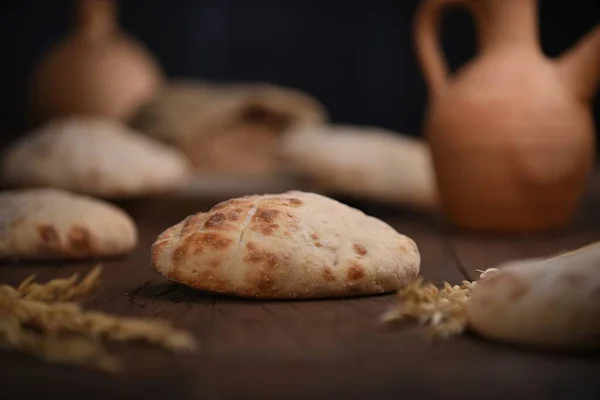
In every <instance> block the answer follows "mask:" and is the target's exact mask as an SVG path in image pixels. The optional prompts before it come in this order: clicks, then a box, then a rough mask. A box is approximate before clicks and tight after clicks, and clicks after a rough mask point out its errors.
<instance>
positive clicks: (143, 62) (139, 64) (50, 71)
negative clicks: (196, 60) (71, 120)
mask: <svg viewBox="0 0 600 400" xmlns="http://www.w3.org/2000/svg"><path fill="white" fill-rule="evenodd" d="M161 82H162V71H161V69H160V67H159V65H158V63H157V62H156V61H155V60H154V58H153V57H152V56H151V54H150V53H149V52H148V50H147V49H146V48H145V47H144V46H143V45H142V44H141V43H139V42H138V41H136V40H134V39H133V38H131V37H129V36H128V35H127V34H125V33H124V32H122V31H121V30H120V29H119V26H118V23H117V4H116V2H115V1H113V0H78V1H77V2H76V13H75V29H74V32H72V33H71V34H70V35H68V36H67V37H66V38H65V39H63V40H62V41H60V42H59V43H57V45H56V46H54V47H53V48H52V49H51V50H50V52H49V53H48V54H47V55H46V56H45V57H44V58H43V59H42V60H41V61H40V63H39V65H38V66H37V68H36V70H35V71H34V73H33V76H32V81H31V98H30V101H31V107H32V110H31V111H32V113H33V117H34V120H36V122H40V120H45V119H49V118H53V117H61V116H67V115H72V114H92V115H98V116H106V117H112V118H118V119H128V118H130V117H131V116H132V115H133V113H134V112H135V111H136V110H137V108H138V107H139V106H140V104H142V103H143V102H145V101H146V100H148V99H149V98H150V97H151V96H153V94H154V93H155V90H156V89H157V87H158V86H159V85H160V84H161Z"/></svg>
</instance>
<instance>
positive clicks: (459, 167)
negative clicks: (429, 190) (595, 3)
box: [415, 0, 600, 233]
mask: <svg viewBox="0 0 600 400" xmlns="http://www.w3.org/2000/svg"><path fill="white" fill-rule="evenodd" d="M455 5H461V6H464V7H466V8H467V9H468V10H469V11H470V12H471V13H472V15H473V17H474V20H475V22H476V24H477V26H478V32H479V52H478V55H477V56H476V57H475V58H474V59H472V60H470V61H469V62H468V63H467V64H466V65H464V66H462V67H461V68H460V69H459V70H458V71H456V73H455V74H454V76H451V75H450V73H449V70H448V68H447V66H446V64H445V61H444V58H443V55H442V51H441V46H440V44H439V39H438V38H437V37H436V36H437V34H438V33H439V24H440V21H441V17H442V13H443V11H444V10H445V9H446V8H447V7H448V6H455ZM537 19H538V15H537V1H536V0H426V1H424V2H423V3H422V4H421V5H420V7H419V9H418V12H417V15H416V20H415V23H416V24H415V40H416V50H417V55H418V59H419V61H420V63H421V66H422V69H423V72H424V76H425V78H426V81H427V83H428V86H429V104H428V110H427V113H426V119H425V125H424V134H425V137H426V138H427V140H428V142H429V144H430V146H431V151H432V159H433V163H434V169H435V175H436V180H437V183H438V186H439V192H440V199H441V201H442V208H443V210H444V212H445V214H446V215H447V217H448V219H449V220H450V221H451V222H453V223H454V224H456V225H457V226H459V227H462V228H465V229H475V230H490V231H504V232H523V233H526V232H535V231H542V230H550V229H556V228H560V227H562V226H564V225H565V224H568V223H569V222H570V219H571V218H572V216H573V214H574V212H575V211H576V209H577V207H578V203H579V200H580V198H581V196H582V194H583V191H584V190H585V186H586V178H587V177H588V175H589V173H590V170H591V169H592V167H593V164H594V154H595V136H594V122H593V116H592V111H591V102H592V100H593V96H594V93H595V90H596V88H597V86H598V83H599V81H600V24H599V25H598V26H596V27H595V28H594V29H593V31H591V32H589V33H588V34H587V35H586V36H584V37H583V38H581V39H580V40H579V42H578V43H577V44H576V45H575V46H574V47H573V48H571V49H570V50H569V51H567V52H566V53H565V54H563V55H562V56H561V57H559V58H557V59H550V58H548V57H546V56H545V55H544V54H543V52H542V49H541V46H540V43H539V39H538V32H537V29H538V24H537Z"/></svg>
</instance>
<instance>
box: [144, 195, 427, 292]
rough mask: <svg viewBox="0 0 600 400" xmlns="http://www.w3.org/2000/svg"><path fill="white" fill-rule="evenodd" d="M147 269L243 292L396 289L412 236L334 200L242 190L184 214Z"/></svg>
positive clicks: (410, 270) (416, 261)
mask: <svg viewBox="0 0 600 400" xmlns="http://www.w3.org/2000/svg"><path fill="white" fill-rule="evenodd" d="M152 265H153V268H154V269H155V270H156V271H158V272H160V273H161V274H163V275H164V276H166V277H167V278H168V279H171V280H173V281H176V282H180V283H183V284H185V285H188V286H191V287H194V288H197V289H203V290H209V291H214V292H218V293H226V294H234V295H238V296H244V297H258V298H310V297H335V296H349V295H364V294H375V293H382V292H387V291H391V290H395V289H397V288H399V287H401V286H402V285H404V284H405V283H406V282H407V281H409V280H410V279H412V278H414V277H415V276H416V275H417V274H418V271H419V265H420V256H419V252H418V249H417V246H416V244H415V243H414V241H412V240H411V239H410V238H408V237H406V236H404V235H401V234H399V233H397V232H396V231H395V230H394V229H392V228H391V227H390V226H388V225H387V224H385V223H383V222H382V221H380V220H377V219H375V218H372V217H369V216H367V215H365V214H363V213H362V212H361V211H359V210H356V209H353V208H350V207H348V206H346V205H344V204H341V203H339V202H337V201H334V200H332V199H328V198H326V197H323V196H320V195H317V194H313V193H302V192H297V191H292V192H287V193H284V194H280V195H264V196H246V197H242V198H238V199H232V200H228V201H226V202H223V203H220V204H217V205H216V206H214V207H213V208H212V209H211V210H210V211H208V212H207V213H198V214H195V215H192V216H189V217H187V218H186V219H184V220H183V221H181V222H180V223H178V224H176V225H174V226H172V227H170V228H168V229H167V230H165V231H164V232H163V233H161V234H160V235H159V236H158V238H157V240H156V241H155V243H154V244H153V246H152Z"/></svg>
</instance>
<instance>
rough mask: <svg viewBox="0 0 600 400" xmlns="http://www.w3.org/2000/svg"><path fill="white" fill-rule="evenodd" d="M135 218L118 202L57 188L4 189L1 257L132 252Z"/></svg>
mask: <svg viewBox="0 0 600 400" xmlns="http://www.w3.org/2000/svg"><path fill="white" fill-rule="evenodd" d="M136 242H137V229H136V226H135V224H134V223H133V221H132V220H131V218H130V217H129V216H128V215H127V214H126V213H125V212H124V211H122V210H121V209H119V208H117V207H116V206H114V205H112V204H109V203H107V202H104V201H102V200H97V199H94V198H91V197H87V196H82V195H75V194H72V193H68V192H64V191H62V190H57V189H25V190H9V191H4V192H0V258H2V259H7V258H23V259H63V258H64V259H74V258H76V259H80V258H88V257H102V256H116V255H121V254H125V253H128V252H130V251H131V250H132V249H133V248H134V247H135V246H136Z"/></svg>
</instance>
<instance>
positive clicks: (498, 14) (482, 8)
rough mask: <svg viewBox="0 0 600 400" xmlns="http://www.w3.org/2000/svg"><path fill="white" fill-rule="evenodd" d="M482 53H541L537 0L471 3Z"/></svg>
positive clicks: (487, 0)
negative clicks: (507, 50)
mask: <svg viewBox="0 0 600 400" xmlns="http://www.w3.org/2000/svg"><path fill="white" fill-rule="evenodd" d="M470 7H471V9H472V11H473V15H474V18H475V22H476V24H477V26H478V31H479V35H478V37H479V47H480V52H482V53H491V52H496V51H499V50H506V49H514V50H529V51H536V52H541V49H540V45H539V39H538V10H537V0H472V2H471V3H470Z"/></svg>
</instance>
